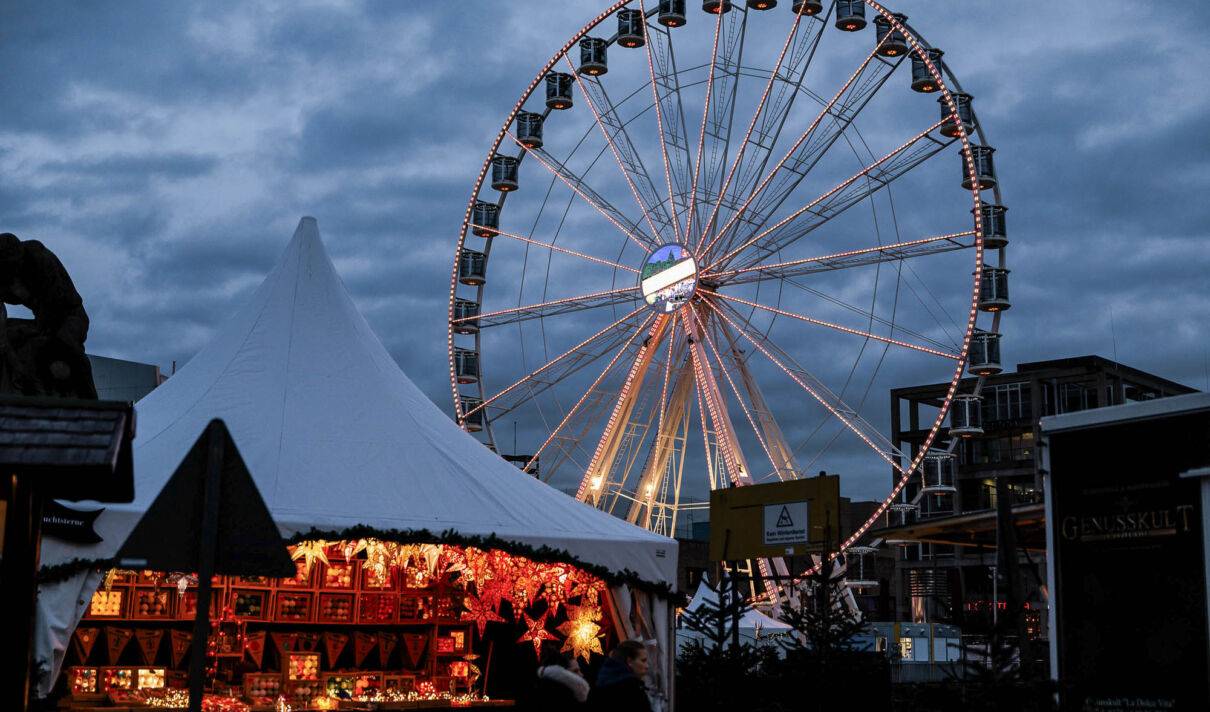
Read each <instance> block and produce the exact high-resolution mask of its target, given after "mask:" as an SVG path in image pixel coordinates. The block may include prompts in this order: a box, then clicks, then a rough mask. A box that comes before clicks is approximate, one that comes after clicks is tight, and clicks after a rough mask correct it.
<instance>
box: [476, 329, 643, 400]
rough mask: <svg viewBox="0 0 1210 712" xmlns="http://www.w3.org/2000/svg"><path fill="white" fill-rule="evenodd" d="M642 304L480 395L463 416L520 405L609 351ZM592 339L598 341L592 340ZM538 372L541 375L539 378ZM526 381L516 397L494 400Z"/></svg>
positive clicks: (626, 330)
mask: <svg viewBox="0 0 1210 712" xmlns="http://www.w3.org/2000/svg"><path fill="white" fill-rule="evenodd" d="M644 308H645V307H638V308H637V309H635V310H634V311H632V312H630V313H629V314H627V315H625V316H623V317H622V318H621V319H618V320H617V321H615V322H613V323H612V324H610V325H608V326H606V327H605V328H603V329H601V330H600V331H598V332H596V333H595V334H593V335H592V336H589V337H588V338H587V339H584V340H583V341H581V342H580V343H578V344H576V345H575V346H572V347H571V348H569V349H567V350H566V351H564V352H563V353H561V354H559V355H558V356H556V357H555V358H553V359H550V360H548V361H547V362H546V363H544V364H542V365H541V366H539V367H538V368H536V369H534V370H533V371H530V372H529V373H528V374H527V375H525V376H524V377H522V378H520V379H517V380H516V381H513V383H512V384H510V385H509V386H507V387H506V388H504V389H503V390H501V391H500V392H499V393H496V394H495V395H492V396H490V397H488V398H486V399H484V401H483V402H482V403H480V404H478V405H477V406H475V407H474V408H472V409H470V410H469V411H467V412H466V413H465V414H464V415H463V417H467V416H470V415H472V414H474V413H475V412H476V411H480V410H484V409H486V408H494V409H495V410H497V411H500V412H501V413H508V412H510V411H512V410H515V409H516V408H517V406H519V405H521V404H522V403H524V402H526V401H528V400H532V399H533V398H534V397H535V396H537V395H538V394H539V393H541V392H542V391H545V390H546V389H547V388H550V387H551V386H553V385H554V384H555V383H557V382H559V381H561V380H563V379H565V378H567V377H568V376H570V375H571V374H572V373H575V372H576V371H578V370H580V369H582V368H584V367H585V366H588V365H589V364H591V363H593V362H594V361H596V360H597V359H599V358H600V357H601V356H603V355H604V354H606V353H608V352H610V351H611V350H612V349H613V347H614V346H615V345H616V344H617V342H618V341H620V340H621V338H622V336H624V335H625V334H627V333H629V331H630V329H631V328H633V326H634V325H632V324H629V323H627V322H631V321H634V320H635V317H636V316H638V314H639V313H640V312H641V311H643V310H644ZM603 337H609V338H610V339H611V340H606V341H604V342H601V340H602V339H603ZM594 342H600V343H597V344H594ZM590 344H594V348H593V349H592V350H589V349H588V347H589V345H590ZM559 365H561V366H562V368H561V369H559V370H551V369H554V367H555V366H559ZM539 376H541V378H540V379H539ZM526 385H528V386H529V387H528V388H526V389H525V390H524V391H523V392H522V395H520V396H519V397H518V398H515V399H514V400H511V401H509V402H507V403H504V404H499V405H497V404H496V402H497V401H499V400H500V399H502V398H504V397H505V396H507V395H509V394H510V393H513V392H514V391H516V390H517V389H519V388H521V386H526ZM498 417H499V416H495V417H493V418H492V419H493V420H494V419H496V418H498Z"/></svg>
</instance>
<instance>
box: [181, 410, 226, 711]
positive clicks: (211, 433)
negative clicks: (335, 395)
mask: <svg viewBox="0 0 1210 712" xmlns="http://www.w3.org/2000/svg"><path fill="white" fill-rule="evenodd" d="M216 422H217V421H211V422H210V425H208V426H207V427H206V438H207V443H206V444H207V448H206V484H205V488H204V489H203V490H202V538H201V541H200V543H199V559H200V560H199V564H198V572H197V577H198V578H197V614H196V615H195V616H194V618H193V650H192V652H191V653H190V655H189V712H201V709H202V694H203V688H204V685H205V681H206V675H205V671H206V647H207V643H208V642H209V639H210V593H211V587H212V584H211V580H212V579H213V578H214V558H215V550H216V548H217V546H218V509H219V497H220V491H219V490H220V487H221V486H222V480H221V477H220V476H221V474H222V468H223V438H222V436H221V434H220V433H219V432H218V427H217V425H216Z"/></svg>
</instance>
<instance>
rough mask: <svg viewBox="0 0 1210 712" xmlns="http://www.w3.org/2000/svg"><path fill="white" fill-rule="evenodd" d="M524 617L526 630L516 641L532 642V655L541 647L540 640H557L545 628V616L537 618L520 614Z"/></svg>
mask: <svg viewBox="0 0 1210 712" xmlns="http://www.w3.org/2000/svg"><path fill="white" fill-rule="evenodd" d="M522 615H523V616H524V618H525V625H526V627H527V630H526V631H525V633H524V634H522V636H521V637H520V638H517V642H518V643H525V642H529V643H533V646H534V655H537V654H538V653H539V652H540V651H541V649H542V641H544V640H558V637H556V636H554V635H553V634H551V632H550V631H548V630H546V616H544V615H543V616H538V618H537V620H535V619H533V618H530V617H529V616H528V615H526V614H522Z"/></svg>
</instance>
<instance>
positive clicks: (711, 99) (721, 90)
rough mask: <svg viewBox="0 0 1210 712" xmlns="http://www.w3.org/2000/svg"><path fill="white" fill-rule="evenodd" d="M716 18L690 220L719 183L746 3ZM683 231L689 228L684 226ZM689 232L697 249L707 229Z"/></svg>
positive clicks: (710, 199) (739, 65) (738, 71)
mask: <svg viewBox="0 0 1210 712" xmlns="http://www.w3.org/2000/svg"><path fill="white" fill-rule="evenodd" d="M718 22H719V24H718V26H717V27H716V33H715V45H714V49H713V53H712V55H711V64H710V81H709V84H708V85H707V88H708V90H709V91H708V92H707V94H706V103H705V105H704V106H703V107H702V133H701V138H700V141H699V143H698V159H697V166H696V168H695V170H696V171H697V178H696V179H695V181H694V189H693V195H692V196H691V199H692V201H693V205H692V206H691V208H690V211H689V219H690V223H692V221H693V217H694V215H695V213H696V212H697V211H698V210H703V211H704V210H709V206H710V205H711V204H712V203H713V202H714V201H715V199H716V196H718V195H719V194H720V189H721V187H722V181H723V171H724V170H725V168H726V165H727V154H728V152H729V149H730V144H731V124H732V121H733V120H734V118H735V96H736V93H737V92H738V90H739V79H740V75H741V72H742V64H743V53H744V38H745V36H746V34H747V27H748V8H747V6H744V5H741V6H740V7H734V8H733V9H732V11H731V12H728V13H725V14H720V15H719V17H718ZM699 203H700V204H701V205H700V207H699V205H698V204H699ZM704 214H705V213H704V212H703V215H704ZM686 233H687V234H689V233H690V231H689V230H686ZM692 234H693V235H694V236H695V237H696V239H697V242H696V244H695V245H694V249H695V251H696V248H697V247H699V246H700V245H701V241H702V240H703V239H705V236H706V233H705V230H704V228H703V227H701V226H698V228H697V231H696V232H693V233H692Z"/></svg>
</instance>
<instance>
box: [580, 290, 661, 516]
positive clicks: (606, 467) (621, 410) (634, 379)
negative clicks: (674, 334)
mask: <svg viewBox="0 0 1210 712" xmlns="http://www.w3.org/2000/svg"><path fill="white" fill-rule="evenodd" d="M653 318H654V319H656V322H655V326H654V327H653V328H652V329H651V331H650V332H649V334H648V337H647V338H646V339H644V340H643V344H642V346H641V347H640V348H639V351H638V353H637V354H636V355H635V359H634V361H633V362H632V363H631V365H630V370H629V371H628V372H627V374H626V378H625V380H623V381H622V388H621V389H620V390H619V392H618V397H617V400H615V401H614V404H613V408H612V409H611V410H610V413H609V419H608V420H607V421H606V422H605V428H604V430H603V431H602V432H601V437H600V438H599V439H598V440H597V446H596V449H595V450H594V451H593V454H592V459H591V460H590V461H589V463H588V467H586V468H585V469H584V476H583V477H582V478H581V479H580V486H579V488H577V490H576V499H578V500H580V501H587V500H588V498H589V497H591V498H592V500H593V504H594V505H598V504H599V501H600V498H601V496H602V495H603V494H606V490H608V489H609V487H608V486H607V485H608V484H609V482H608V480H609V477H610V475H611V473H612V471H613V463H614V459H615V458H616V457H617V453H618V448H619V447H620V445H621V437H622V430H623V429H624V428H625V426H626V424H627V423H629V422H630V419H631V415H632V414H633V412H634V409H635V405H636V399H635V394H637V393H638V392H639V391H641V390H642V387H643V381H644V380H645V376H646V374H647V368H648V366H649V365H650V364H651V360H652V358H653V357H654V355H655V354H656V352H657V350H658V348H659V342H660V339H661V338H662V336H663V334H664V333H665V331H666V330H667V328H668V326H669V322H671V321H672V318H671V317H669V316H668V315H665V314H660V315H658V317H657V315H655V314H652V315H651V316H649V317H648V318H647V319H646V320H645V321H644V322H643V326H642V327H641V328H640V329H639V332H640V333H641V332H642V331H643V330H644V329H646V328H647V324H649V323H650V322H651V320H652V319H653ZM590 390H591V389H590Z"/></svg>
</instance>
